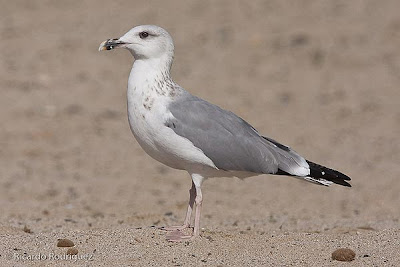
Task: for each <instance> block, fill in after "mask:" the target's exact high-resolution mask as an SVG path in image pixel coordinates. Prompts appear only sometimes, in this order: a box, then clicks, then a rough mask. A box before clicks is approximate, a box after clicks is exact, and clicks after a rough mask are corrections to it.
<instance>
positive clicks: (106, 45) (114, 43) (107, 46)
mask: <svg viewBox="0 0 400 267" xmlns="http://www.w3.org/2000/svg"><path fill="white" fill-rule="evenodd" d="M122 44H125V43H124V42H122V41H119V40H118V39H117V38H114V39H108V40H106V41H104V42H102V43H101V44H100V47H99V51H103V50H112V49H114V48H117V47H118V46H119V45H122Z"/></svg>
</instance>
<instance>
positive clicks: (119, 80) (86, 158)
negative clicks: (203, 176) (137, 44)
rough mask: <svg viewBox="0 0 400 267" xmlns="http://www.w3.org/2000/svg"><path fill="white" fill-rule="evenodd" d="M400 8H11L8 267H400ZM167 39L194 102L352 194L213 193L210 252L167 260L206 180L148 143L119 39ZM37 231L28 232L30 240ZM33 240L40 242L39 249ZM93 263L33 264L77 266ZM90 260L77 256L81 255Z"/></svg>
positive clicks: (0, 252)
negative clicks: (313, 166)
mask: <svg viewBox="0 0 400 267" xmlns="http://www.w3.org/2000/svg"><path fill="white" fill-rule="evenodd" d="M399 10H400V2H399V1H333V0H332V1H278V0H276V1H246V2H245V1H228V0H225V1H185V2H183V1H128V0H126V1H122V0H119V1H115V0H114V1H95V0H87V1H55V0H53V1H45V0H43V1H29V0H26V1H18V0H14V1H5V0H3V1H1V9H0V21H1V23H0V38H1V42H0V47H1V50H0V90H1V97H0V120H1V124H0V162H1V168H0V206H1V210H0V211H1V213H0V265H1V266H65V265H68V266H71V265H79V266H138V265H140V266H143V265H147V264H150V265H175V266H186V265H195V266H199V265H211V266H217V265H219V266H234V265H236V266H244V265H248V266H255V265H261V264H265V265H271V266H283V265H285V266H289V265H290V266H292V265H294V266H327V265H328V266H329V265H334V266H336V265H337V266H342V264H341V263H339V262H337V261H332V260H331V253H332V252H333V251H334V250H335V249H337V248H340V247H348V248H351V249H353V250H354V251H355V252H356V258H355V260H354V261H353V262H352V263H351V265H352V266H396V265H397V264H398V262H399V261H400V255H399V248H400V230H399V229H400V227H399V218H400V207H399V205H400V194H399V192H400V179H399V178H400V177H399V163H400V152H399V151H400V147H399V141H398V140H399V135H400V13H399ZM140 24H156V25H159V26H162V27H164V28H166V29H167V30H168V31H169V32H170V33H171V35H172V36H173V38H174V41H175V61H174V65H173V71H172V74H173V77H174V79H175V81H176V82H178V83H179V84H180V85H181V86H183V87H184V88H186V89H187V90H189V91H191V92H192V93H194V94H196V95H198V96H200V97H202V98H205V99H207V100H209V101H211V102H213V103H215V104H218V105H220V106H222V107H224V108H225V109H228V110H231V111H233V112H235V113H236V114H238V115H240V116H241V117H243V118H244V119H246V120H247V121H249V122H250V123H251V124H252V125H253V126H254V127H255V128H257V129H258V130H259V131H260V132H261V133H263V134H265V135H267V136H270V137H272V138H274V139H277V140H278V141H280V142H282V143H284V144H287V145H289V146H291V147H292V148H294V149H295V150H296V151H298V152H299V153H300V154H302V155H303V156H305V157H307V158H308V159H309V160H312V161H315V162H319V163H321V164H324V165H326V166H330V167H332V168H336V169H338V170H340V171H342V172H344V173H346V174H348V175H349V176H351V177H352V179H353V180H352V185H353V187H352V188H343V187H339V186H332V187H330V188H324V187H321V186H315V185H313V184H309V183H305V182H302V181H299V180H296V179H292V178H287V177H274V176H267V175H263V176H258V177H255V178H250V179H247V180H245V181H240V180H238V179H228V178H220V179H213V180H208V181H207V182H206V183H205V184H204V186H203V188H204V189H203V192H204V204H203V205H204V208H203V214H202V227H203V232H202V237H201V238H200V239H198V240H196V241H195V242H192V243H181V244H174V243H167V242H166V241H165V237H164V235H165V233H164V232H161V231H159V230H158V229H156V228H155V227H151V226H156V227H158V226H163V225H171V224H178V223H181V222H182V221H183V216H184V214H185V210H186V203H187V201H188V189H189V187H190V184H191V182H190V179H189V176H188V174H187V173H186V172H182V171H176V170H173V169H170V168H168V167H165V166H163V165H161V164H160V163H158V162H156V161H155V160H153V159H151V158H150V157H149V156H147V155H146V154H145V153H144V152H143V151H142V149H141V148H140V147H139V145H138V144H137V142H136V141H135V140H134V138H133V136H132V134H131V132H130V129H129V126H128V122H127V116H126V99H125V94H126V85H127V79H128V74H129V71H130V68H131V64H132V62H133V58H132V57H131V55H130V54H129V53H128V52H127V51H120V50H118V51H111V52H107V53H106V52H103V53H99V52H97V48H98V45H99V44H100V42H102V41H103V40H105V39H108V38H116V37H120V36H121V35H122V34H124V33H125V32H126V31H128V30H129V29H130V28H131V27H133V26H135V25H140ZM24 228H25V230H24ZM29 232H30V233H29ZM57 238H69V239H71V240H72V241H74V242H75V245H76V248H77V249H78V250H79V254H81V255H82V254H92V255H93V258H94V260H93V261H85V260H78V261H76V262H71V261H63V260H59V261H55V260H44V261H22V260H17V259H15V258H14V256H13V255H14V254H23V253H26V255H35V254H38V253H42V254H49V253H55V254H64V253H65V251H66V250H65V249H62V248H57V247H56V242H57ZM79 254H78V255H79Z"/></svg>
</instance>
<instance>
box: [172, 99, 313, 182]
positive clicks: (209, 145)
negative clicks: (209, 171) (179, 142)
mask: <svg viewBox="0 0 400 267" xmlns="http://www.w3.org/2000/svg"><path fill="white" fill-rule="evenodd" d="M169 110H170V112H171V113H172V115H173V118H171V119H170V120H169V121H167V122H166V125H167V126H168V127H170V128H171V129H172V130H173V131H174V132H175V133H176V134H178V135H180V136H182V137H184V138H187V139H188V140H190V141H191V142H192V143H193V144H194V145H195V146H196V147H198V148H199V149H201V150H202V151H203V152H204V154H205V155H206V156H207V157H209V158H210V159H211V160H212V161H213V162H214V164H215V166H216V167H217V168H219V169H222V170H226V171H247V172H254V173H277V172H278V170H283V171H285V172H287V173H289V174H293V175H299V176H304V175H308V173H309V167H308V164H307V162H306V161H305V160H304V158H302V157H301V156H299V155H298V154H297V153H296V152H294V151H292V150H291V149H290V148H288V147H286V146H284V145H281V144H279V143H277V142H275V141H274V140H272V139H269V138H265V137H262V136H260V135H259V134H258V132H257V131H256V130H255V129H254V128H253V127H252V126H251V125H250V124H248V123H247V122H246V121H244V120H243V119H241V118H240V117H238V116H236V115H235V114H234V113H232V112H229V111H226V110H223V109H221V108H219V107H218V106H216V105H213V104H211V103H209V102H207V101H204V100H202V99H200V98H197V97H195V96H193V95H190V94H189V93H187V94H185V95H183V96H181V97H179V98H178V99H176V100H175V101H173V102H172V103H170V105H169ZM307 172H308V173H307Z"/></svg>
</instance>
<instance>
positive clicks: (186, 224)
mask: <svg viewBox="0 0 400 267" xmlns="http://www.w3.org/2000/svg"><path fill="white" fill-rule="evenodd" d="M189 194H190V197H189V205H188V208H187V212H186V217H185V221H184V222H183V225H178V226H168V227H162V228H161V230H165V231H176V230H184V229H186V228H189V226H190V219H191V218H192V211H193V205H194V201H195V198H196V187H195V185H194V183H193V181H192V188H190V190H189Z"/></svg>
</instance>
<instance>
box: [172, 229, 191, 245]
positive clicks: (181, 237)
mask: <svg viewBox="0 0 400 267" xmlns="http://www.w3.org/2000/svg"><path fill="white" fill-rule="evenodd" d="M194 238H195V236H194V235H193V234H185V233H184V232H181V231H180V230H175V231H172V232H169V233H168V234H167V236H166V239H167V241H169V242H183V241H192V240H193V239H194Z"/></svg>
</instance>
